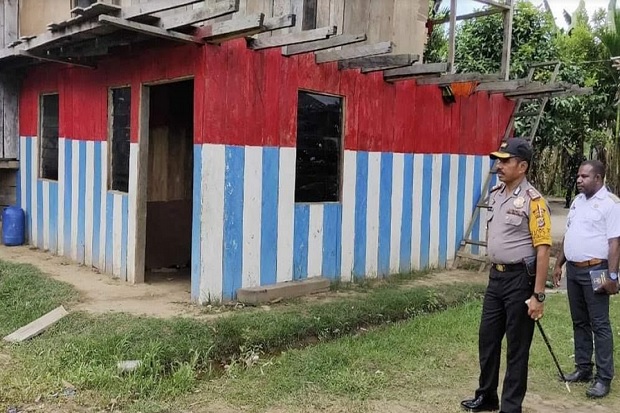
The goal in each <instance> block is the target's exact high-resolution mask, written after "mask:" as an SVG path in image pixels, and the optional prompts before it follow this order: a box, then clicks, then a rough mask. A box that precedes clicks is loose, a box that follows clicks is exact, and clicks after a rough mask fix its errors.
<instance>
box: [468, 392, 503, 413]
mask: <svg viewBox="0 0 620 413" xmlns="http://www.w3.org/2000/svg"><path fill="white" fill-rule="evenodd" d="M461 407H462V408H463V409H464V410H465V411H468V412H492V411H495V410H499V399H498V398H497V396H495V397H487V396H485V395H484V394H481V395H480V396H478V397H476V398H475V399H468V400H463V401H462V402H461Z"/></svg>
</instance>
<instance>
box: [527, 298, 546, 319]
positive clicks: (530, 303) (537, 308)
mask: <svg viewBox="0 0 620 413" xmlns="http://www.w3.org/2000/svg"><path fill="white" fill-rule="evenodd" d="M526 303H527V307H528V310H527V314H528V315H529V316H530V317H531V318H532V320H534V321H538V320H540V319H541V318H542V317H543V313H544V312H545V303H541V302H540V301H538V300H537V299H536V297H534V296H532V297H531V298H530V299H529V300H527V301H526Z"/></svg>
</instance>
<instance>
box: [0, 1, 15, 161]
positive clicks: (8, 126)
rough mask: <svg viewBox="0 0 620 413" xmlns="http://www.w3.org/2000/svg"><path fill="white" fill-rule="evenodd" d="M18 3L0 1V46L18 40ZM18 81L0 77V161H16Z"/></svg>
mask: <svg viewBox="0 0 620 413" xmlns="http://www.w3.org/2000/svg"><path fill="white" fill-rule="evenodd" d="M18 27H19V22H18V1H17V0H0V45H1V46H2V47H6V46H7V45H8V44H10V43H12V42H14V41H15V40H17V38H18V32H19V30H18ZM19 86H20V83H19V79H18V77H17V76H15V75H12V74H9V73H3V74H1V75H0V139H1V144H0V159H17V158H18V152H19V136H18V133H17V132H18V131H17V129H18V119H17V118H18V99H19Z"/></svg>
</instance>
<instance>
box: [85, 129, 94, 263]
mask: <svg viewBox="0 0 620 413" xmlns="http://www.w3.org/2000/svg"><path fill="white" fill-rule="evenodd" d="M94 186H95V142H93V141H87V142H86V194H85V195H86V200H85V203H84V208H85V209H86V210H85V211H84V264H85V265H87V266H89V267H91V266H92V265H93V189H94Z"/></svg>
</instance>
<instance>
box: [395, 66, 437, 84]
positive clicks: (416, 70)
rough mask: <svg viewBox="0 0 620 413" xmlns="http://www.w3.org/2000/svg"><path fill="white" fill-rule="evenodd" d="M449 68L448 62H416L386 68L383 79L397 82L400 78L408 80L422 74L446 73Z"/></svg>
mask: <svg viewBox="0 0 620 413" xmlns="http://www.w3.org/2000/svg"><path fill="white" fill-rule="evenodd" d="M447 70H448V64H447V63H426V64H414V65H412V66H409V67H403V68H399V69H390V70H385V71H384V72H383V79H384V80H385V81H386V82H395V81H398V80H407V79H411V78H416V77H420V76H429V75H430V76H433V75H435V76H438V75H440V74H441V73H445V72H446V71H447Z"/></svg>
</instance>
